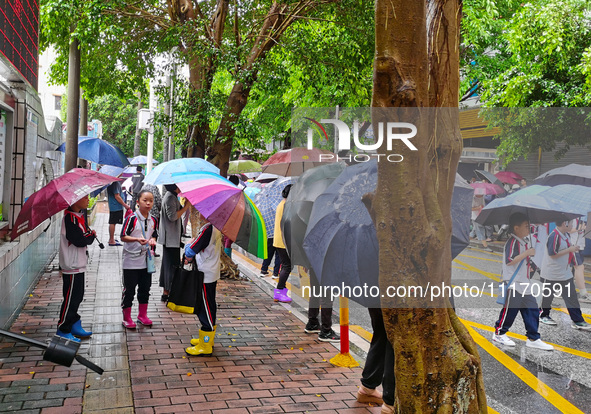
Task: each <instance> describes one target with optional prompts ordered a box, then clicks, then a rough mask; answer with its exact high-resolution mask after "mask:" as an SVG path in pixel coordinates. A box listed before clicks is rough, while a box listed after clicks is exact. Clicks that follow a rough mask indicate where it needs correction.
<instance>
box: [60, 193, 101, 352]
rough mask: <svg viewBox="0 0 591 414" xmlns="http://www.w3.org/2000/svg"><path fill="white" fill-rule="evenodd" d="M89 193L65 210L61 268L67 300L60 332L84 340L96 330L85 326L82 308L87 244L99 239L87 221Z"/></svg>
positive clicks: (77, 340) (64, 305)
mask: <svg viewBox="0 0 591 414" xmlns="http://www.w3.org/2000/svg"><path fill="white" fill-rule="evenodd" d="M88 202H89V199H88V196H87V195H86V196H84V197H82V198H81V199H80V200H78V201H77V202H75V203H74V204H72V205H71V206H70V207H68V208H67V209H66V210H65V211H64V218H63V219H62V229H61V232H60V268H61V269H62V281H63V290H62V291H63V295H64V300H63V302H62V306H61V309H60V317H59V321H58V328H57V332H56V335H58V336H61V337H64V338H66V339H70V340H72V341H76V342H80V339H78V338H87V337H89V336H90V335H92V332H90V331H85V330H84V329H82V322H81V321H80V315H79V314H78V308H79V307H80V303H82V299H83V298H84V273H85V272H86V264H87V261H88V257H87V255H86V251H87V246H89V245H91V244H92V242H94V240H95V239H96V232H95V231H94V230H90V228H89V227H88V225H87V224H86V217H85V215H84V210H86V209H87V208H88Z"/></svg>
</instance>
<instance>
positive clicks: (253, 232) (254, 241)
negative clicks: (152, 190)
mask: <svg viewBox="0 0 591 414" xmlns="http://www.w3.org/2000/svg"><path fill="white" fill-rule="evenodd" d="M172 178H173V179H174V180H175V181H176V182H177V186H178V187H179V188H180V189H181V196H183V197H185V198H186V199H187V200H189V202H190V203H191V204H192V205H193V207H195V209H197V211H199V212H200V213H201V214H203V215H204V216H205V217H206V218H207V219H208V220H209V221H210V222H211V224H213V225H214V226H215V227H216V228H217V229H219V231H220V232H222V234H223V235H225V236H226V237H228V238H229V239H230V240H233V241H234V242H235V243H236V244H237V245H238V246H240V247H242V248H243V249H245V250H246V251H247V252H249V253H252V254H254V255H256V256H257V257H260V258H261V259H265V258H266V257H267V232H266V230H265V223H264V221H263V216H262V215H261V212H260V211H259V209H258V208H257V206H256V205H255V204H254V203H253V202H252V200H251V199H250V198H249V197H248V196H247V195H246V194H244V192H243V191H242V190H240V189H239V188H238V187H236V186H235V185H234V184H232V183H231V182H230V181H228V180H226V179H225V178H223V177H221V176H220V175H218V174H215V173H212V172H208V171H193V172H190V173H175V174H172Z"/></svg>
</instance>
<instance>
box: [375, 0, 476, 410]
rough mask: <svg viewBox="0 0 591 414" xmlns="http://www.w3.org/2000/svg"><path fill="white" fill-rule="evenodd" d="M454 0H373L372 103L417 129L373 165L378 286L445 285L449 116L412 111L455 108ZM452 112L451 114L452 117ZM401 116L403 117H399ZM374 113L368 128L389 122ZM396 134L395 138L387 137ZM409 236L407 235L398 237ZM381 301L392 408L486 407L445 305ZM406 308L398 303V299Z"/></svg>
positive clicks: (452, 160) (468, 351)
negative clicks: (397, 157)
mask: <svg viewBox="0 0 591 414" xmlns="http://www.w3.org/2000/svg"><path fill="white" fill-rule="evenodd" d="M460 16H461V3H460V1H459V0H449V1H446V0H417V1H407V0H391V1H390V0H377V1H376V59H375V64H374V95H373V102H372V106H373V107H411V108H413V109H411V110H405V109H399V110H398V111H397V112H396V114H397V116H398V117H400V118H401V119H400V121H404V122H412V123H414V124H415V125H416V126H417V128H418V133H417V136H416V137H414V138H413V139H412V143H413V144H414V145H415V146H416V147H417V148H418V151H410V150H409V149H408V148H407V146H406V145H405V144H404V143H403V142H395V144H394V146H393V147H392V150H391V151H387V149H386V146H385V145H384V146H383V148H381V149H380V152H381V153H388V152H390V153H394V154H402V155H403V156H404V160H403V161H402V162H400V163H390V162H387V161H385V162H380V163H379V167H378V186H377V191H376V195H375V197H374V198H373V203H372V209H373V211H372V213H373V217H374V220H375V224H376V230H377V235H378V241H379V244H380V258H379V265H380V286H381V288H382V289H384V290H385V289H386V288H387V287H388V286H392V285H393V286H399V285H406V286H423V287H426V286H427V285H428V283H430V284H431V285H439V286H441V283H442V282H445V283H447V284H450V283H451V282H450V281H451V243H450V241H451V214H450V208H451V196H452V191H453V185H454V179H455V172H456V168H457V162H458V158H459V155H460V152H461V139H460V134H459V126H458V123H457V117H456V116H454V115H453V114H454V113H453V112H451V111H448V110H442V112H445V113H442V114H441V120H437V121H436V120H435V119H438V118H439V117H437V118H435V117H433V116H432V115H433V110H432V109H431V110H421V111H420V113H421V116H420V117H416V118H412V120H409V115H410V116H414V115H415V114H416V113H417V112H418V108H426V107H429V106H431V105H432V106H449V107H457V105H458V96H457V94H458V82H459V54H458V49H459V19H460ZM450 113H451V115H450ZM405 115H406V116H405ZM392 120H393V119H392V118H391V116H390V118H389V119H387V117H386V116H385V114H384V113H380V111H378V110H375V111H374V117H373V119H372V122H373V125H377V122H380V121H381V122H387V121H390V122H391V121H392ZM395 141H399V140H395ZM406 235H412V236H406ZM389 303H390V304H391V306H388V303H384V306H383V307H384V309H383V313H384V322H385V325H386V331H387V333H388V337H389V339H390V341H391V342H392V344H393V347H394V353H395V375H396V400H395V401H396V405H397V407H396V412H400V413H485V412H486V411H487V407H486V397H485V395H484V387H483V382H482V370H481V365H480V358H479V356H478V353H477V350H476V346H475V344H474V342H473V341H472V338H471V337H470V336H469V335H468V333H467V332H466V330H465V329H464V327H463V325H462V324H461V323H460V321H459V320H458V318H457V317H456V315H455V312H454V311H453V310H452V309H450V306H449V302H448V301H445V302H440V303H437V304H434V303H424V302H422V300H421V299H413V298H406V299H405V300H404V302H403V303H402V304H401V303H400V302H398V303H392V302H389ZM401 305H402V306H404V308H401V307H400V306H401Z"/></svg>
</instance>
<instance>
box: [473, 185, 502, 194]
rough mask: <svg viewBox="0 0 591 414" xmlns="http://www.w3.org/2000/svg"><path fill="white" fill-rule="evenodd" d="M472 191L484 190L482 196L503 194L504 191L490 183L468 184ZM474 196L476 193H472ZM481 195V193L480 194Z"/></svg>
mask: <svg viewBox="0 0 591 414" xmlns="http://www.w3.org/2000/svg"><path fill="white" fill-rule="evenodd" d="M470 185H471V186H472V187H473V188H474V189H477V188H479V189H481V190H480V191H482V190H484V194H495V195H497V194H503V193H504V192H505V190H504V189H503V188H501V187H499V186H498V185H496V184H491V183H471V184H470ZM474 193H475V194H478V193H479V192H478V191H475V192H474ZM480 194H482V193H480Z"/></svg>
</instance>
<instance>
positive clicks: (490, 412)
mask: <svg viewBox="0 0 591 414" xmlns="http://www.w3.org/2000/svg"><path fill="white" fill-rule="evenodd" d="M488 414H499V412H498V411H497V410H495V409H494V408H490V407H488Z"/></svg>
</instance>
